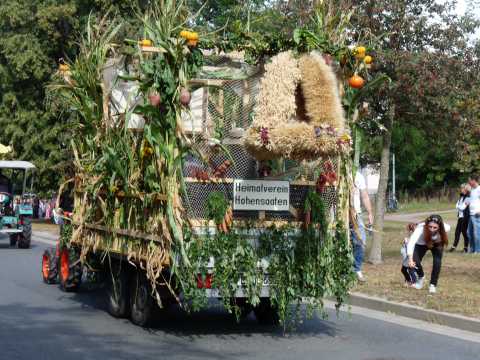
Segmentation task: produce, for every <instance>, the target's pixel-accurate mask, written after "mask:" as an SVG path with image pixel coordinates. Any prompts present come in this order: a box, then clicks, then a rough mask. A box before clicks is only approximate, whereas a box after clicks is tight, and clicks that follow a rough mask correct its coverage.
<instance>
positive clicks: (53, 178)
mask: <svg viewBox="0 0 480 360" xmlns="http://www.w3.org/2000/svg"><path fill="white" fill-rule="evenodd" d="M140 5H141V3H140ZM109 9H110V11H112V12H118V13H119V14H120V15H124V18H128V19H133V20H135V16H134V14H133V9H132V4H131V1H126V0H124V1H114V0H108V1H104V0H102V1H100V0H89V1H81V0H67V1H60V0H11V1H4V2H1V3H0V78H1V79H2V81H0V95H1V96H0V128H1V129H2V132H0V142H1V143H4V144H10V145H12V146H13V148H14V154H13V155H12V156H14V157H16V158H18V159H22V160H28V161H32V162H33V163H34V164H35V165H36V166H37V168H38V171H37V174H36V176H37V190H38V191H41V192H45V191H48V190H54V189H57V188H58V185H59V183H61V182H62V181H63V180H64V178H65V177H68V176H70V175H71V174H69V169H70V165H71V159H72V154H71V150H70V144H69V139H70V137H71V131H70V130H71V127H72V126H71V124H70V122H69V121H70V120H69V117H68V114H64V113H58V112H56V110H55V109H50V108H49V107H48V106H47V105H48V104H47V101H46V92H45V86H46V84H47V83H48V82H49V80H50V79H51V76H52V74H53V73H55V72H56V71H57V69H58V64H59V59H60V58H74V57H75V54H76V51H77V40H78V36H79V34H80V31H81V29H83V24H84V23H85V22H86V18H87V17H88V16H89V15H90V14H91V13H92V14H93V15H95V14H96V13H99V14H105V13H106V12H107V11H108V10H109ZM131 21H132V20H129V22H131ZM126 25H127V26H125V29H126V30H125V31H129V27H128V23H127V24H126ZM131 28H132V27H130V29H131Z"/></svg>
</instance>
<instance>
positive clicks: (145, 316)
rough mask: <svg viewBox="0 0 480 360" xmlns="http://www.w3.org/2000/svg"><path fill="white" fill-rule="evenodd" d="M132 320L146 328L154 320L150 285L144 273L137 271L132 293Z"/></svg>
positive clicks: (133, 280)
mask: <svg viewBox="0 0 480 360" xmlns="http://www.w3.org/2000/svg"><path fill="white" fill-rule="evenodd" d="M130 299H131V313H130V318H131V320H132V322H133V323H134V324H135V325H138V326H142V327H146V326H148V324H149V323H150V321H151V320H152V314H153V310H154V307H155V304H154V299H153V297H152V294H151V286H150V283H149V281H148V279H147V277H146V276H145V274H144V273H143V272H140V271H137V273H136V274H135V275H134V276H133V279H132V285H131V292H130Z"/></svg>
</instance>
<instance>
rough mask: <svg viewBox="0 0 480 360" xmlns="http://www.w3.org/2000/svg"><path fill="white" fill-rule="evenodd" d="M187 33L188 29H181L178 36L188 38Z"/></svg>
mask: <svg viewBox="0 0 480 360" xmlns="http://www.w3.org/2000/svg"><path fill="white" fill-rule="evenodd" d="M188 33H189V31H187V30H182V31H180V37H182V38H184V39H187V38H188Z"/></svg>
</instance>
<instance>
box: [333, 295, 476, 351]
mask: <svg viewBox="0 0 480 360" xmlns="http://www.w3.org/2000/svg"><path fill="white" fill-rule="evenodd" d="M325 307H326V308H329V309H335V303H334V302H333V301H329V300H325ZM342 311H344V312H347V313H348V312H349V313H351V314H354V315H360V316H365V317H368V318H371V319H376V320H381V321H385V322H388V323H391V324H396V325H400V326H405V327H409V328H414V329H417V330H423V331H428V332H430V333H434V334H438V335H444V336H449V337H453V338H456V339H460V340H467V341H471V342H475V343H480V334H478V333H474V332H470V331H465V330H460V329H455V328H452V327H448V326H444V325H438V324H433V323H429V322H426V321H422V320H417V319H412V318H408V317H404V316H398V315H395V314H391V313H386V312H382V311H376V310H371V309H367V308H362V307H358V306H343V307H342Z"/></svg>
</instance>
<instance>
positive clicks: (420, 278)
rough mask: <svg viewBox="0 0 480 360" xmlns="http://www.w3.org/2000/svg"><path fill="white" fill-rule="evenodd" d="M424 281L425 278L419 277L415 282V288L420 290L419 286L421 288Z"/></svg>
mask: <svg viewBox="0 0 480 360" xmlns="http://www.w3.org/2000/svg"><path fill="white" fill-rule="evenodd" d="M424 281H425V278H423V277H419V278H418V280H417V282H416V283H415V289H417V290H420V289H421V288H423V283H424Z"/></svg>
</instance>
